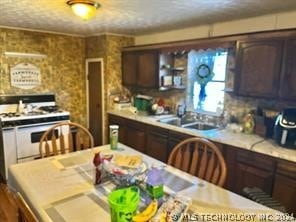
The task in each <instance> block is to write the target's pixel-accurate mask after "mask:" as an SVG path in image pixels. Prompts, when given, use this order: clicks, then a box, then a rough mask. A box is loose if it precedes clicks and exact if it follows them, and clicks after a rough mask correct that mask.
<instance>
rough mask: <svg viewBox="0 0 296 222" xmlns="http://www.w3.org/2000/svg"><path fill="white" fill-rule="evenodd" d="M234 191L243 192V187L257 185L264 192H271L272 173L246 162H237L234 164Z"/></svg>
mask: <svg viewBox="0 0 296 222" xmlns="http://www.w3.org/2000/svg"><path fill="white" fill-rule="evenodd" d="M235 171H236V174H235V178H236V179H235V180H236V184H235V185H234V192H236V193H238V194H241V195H242V194H243V193H242V191H243V188H245V187H258V188H260V189H261V190H263V191H264V192H266V193H268V194H271V191H272V183H273V173H272V172H270V171H267V170H262V169H259V168H255V167H252V166H249V165H246V164H242V163H238V164H237V165H236V170H235Z"/></svg>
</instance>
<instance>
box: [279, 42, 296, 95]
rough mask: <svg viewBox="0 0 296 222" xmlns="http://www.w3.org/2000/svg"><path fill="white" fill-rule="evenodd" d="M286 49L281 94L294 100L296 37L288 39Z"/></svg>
mask: <svg viewBox="0 0 296 222" xmlns="http://www.w3.org/2000/svg"><path fill="white" fill-rule="evenodd" d="M285 49H286V50H285V52H286V53H285V57H284V58H283V59H284V63H283V64H284V66H283V72H282V75H281V85H280V94H279V96H280V98H281V99H287V100H292V99H296V37H295V38H291V39H288V40H287V41H286V48H285Z"/></svg>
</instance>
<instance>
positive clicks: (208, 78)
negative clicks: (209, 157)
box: [186, 49, 227, 115]
mask: <svg viewBox="0 0 296 222" xmlns="http://www.w3.org/2000/svg"><path fill="white" fill-rule="evenodd" d="M226 64H227V50H225V49H216V50H211V49H209V50H206V51H205V50H199V51H195V50H192V51H190V52H189V54H188V81H187V100H186V101H187V102H186V103H187V107H188V110H192V111H197V112H205V113H210V114H216V115H220V114H221V112H222V111H223V108H224V91H223V90H224V88H225V73H226ZM201 67H206V71H203V70H202V69H201Z"/></svg>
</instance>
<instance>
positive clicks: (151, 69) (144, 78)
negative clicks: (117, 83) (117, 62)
mask: <svg viewBox="0 0 296 222" xmlns="http://www.w3.org/2000/svg"><path fill="white" fill-rule="evenodd" d="M122 83H123V85H125V86H133V87H143V88H158V87H159V52H158V50H142V51H123V52H122Z"/></svg>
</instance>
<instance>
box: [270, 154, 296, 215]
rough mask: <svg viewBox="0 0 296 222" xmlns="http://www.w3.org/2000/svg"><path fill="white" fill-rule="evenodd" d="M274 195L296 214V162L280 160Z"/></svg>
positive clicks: (289, 210)
mask: <svg viewBox="0 0 296 222" xmlns="http://www.w3.org/2000/svg"><path fill="white" fill-rule="evenodd" d="M272 197H273V198H274V199H276V200H277V201H279V202H280V203H281V204H282V205H284V206H285V207H286V210H287V211H288V212H290V213H293V214H294V215H295V214H296V204H295V200H296V163H292V162H289V161H283V160H280V161H278V164H277V170H276V174H275V179H274V187H273V193H272Z"/></svg>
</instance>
